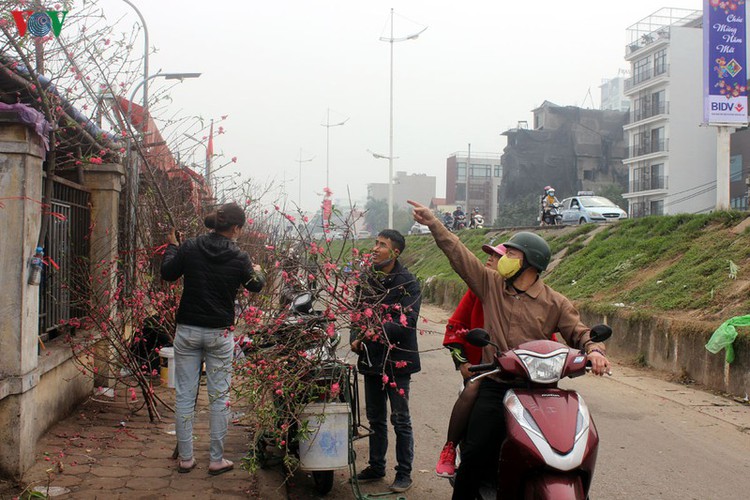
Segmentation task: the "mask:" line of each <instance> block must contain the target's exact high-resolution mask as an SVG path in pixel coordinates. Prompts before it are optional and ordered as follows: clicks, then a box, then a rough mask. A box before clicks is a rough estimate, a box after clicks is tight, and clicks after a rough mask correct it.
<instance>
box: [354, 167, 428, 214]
mask: <svg viewBox="0 0 750 500" xmlns="http://www.w3.org/2000/svg"><path fill="white" fill-rule="evenodd" d="M436 188H437V179H436V177H435V176H434V175H427V174H407V173H406V172H396V175H395V176H394V177H393V204H394V205H395V206H397V207H401V208H408V207H409V205H408V204H407V203H406V200H425V201H429V200H431V199H433V198H434V197H435V190H436ZM367 197H368V198H372V199H373V200H386V201H387V200H388V183H386V182H382V183H381V182H373V183H370V184H368V185H367Z"/></svg>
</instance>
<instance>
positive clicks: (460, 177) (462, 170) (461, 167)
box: [456, 163, 466, 181]
mask: <svg viewBox="0 0 750 500" xmlns="http://www.w3.org/2000/svg"><path fill="white" fill-rule="evenodd" d="M456 180H457V181H465V180H466V163H459V164H458V168H457V169H456Z"/></svg>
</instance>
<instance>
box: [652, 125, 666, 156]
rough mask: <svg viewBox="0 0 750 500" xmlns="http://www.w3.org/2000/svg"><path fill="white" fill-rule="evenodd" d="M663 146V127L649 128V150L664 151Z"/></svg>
mask: <svg viewBox="0 0 750 500" xmlns="http://www.w3.org/2000/svg"><path fill="white" fill-rule="evenodd" d="M664 146H665V143H664V127H659V128H655V129H651V152H655V151H666V149H665V147H664Z"/></svg>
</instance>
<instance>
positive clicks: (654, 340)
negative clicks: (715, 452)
mask: <svg viewBox="0 0 750 500" xmlns="http://www.w3.org/2000/svg"><path fill="white" fill-rule="evenodd" d="M581 317H582V319H583V322H584V323H586V324H587V325H595V324H597V323H607V324H609V325H610V326H611V327H612V329H613V331H614V333H613V334H612V338H611V339H610V340H609V341H607V353H608V354H609V355H610V356H612V357H613V358H615V359H621V360H638V361H639V362H642V363H644V364H645V365H648V366H650V367H652V368H655V369H657V370H661V371H665V372H669V373H673V374H675V375H676V376H679V377H688V378H690V379H692V380H695V381H696V382H698V383H700V384H703V385H705V386H706V387H707V388H709V389H712V390H717V391H722V392H726V393H729V394H733V395H736V396H740V397H745V396H746V395H747V394H748V393H750V338H748V337H742V336H738V339H737V340H736V341H735V343H734V351H735V360H734V362H733V363H732V364H731V365H730V364H726V363H725V362H724V351H721V352H719V353H718V354H712V353H710V352H709V351H708V350H706V347H705V346H706V343H707V342H708V339H709V338H710V337H711V335H712V334H713V332H714V330H715V329H716V328H717V327H718V326H719V324H718V323H707V322H700V321H687V320H677V319H668V318H642V317H639V316H638V315H635V314H632V313H628V312H626V311H623V312H617V313H616V314H613V315H612V314H611V315H609V316H607V315H602V314H597V313H593V312H588V311H585V310H583V311H581Z"/></svg>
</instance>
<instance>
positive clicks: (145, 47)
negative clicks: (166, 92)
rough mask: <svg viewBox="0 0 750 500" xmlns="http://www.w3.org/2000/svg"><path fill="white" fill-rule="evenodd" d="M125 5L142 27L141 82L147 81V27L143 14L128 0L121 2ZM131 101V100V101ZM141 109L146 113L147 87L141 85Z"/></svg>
mask: <svg viewBox="0 0 750 500" xmlns="http://www.w3.org/2000/svg"><path fill="white" fill-rule="evenodd" d="M122 1H123V2H125V3H126V4H128V5H130V6H131V7H133V10H134V11H135V13H136V14H138V17H139V18H140V19H141V24H142V25H143V80H144V81H147V80H148V27H147V26H146V20H145V19H144V18H143V14H141V11H140V10H138V7H136V6H135V5H134V4H133V3H132V2H130V0H122ZM131 101H132V99H131ZM143 109H144V110H147V111H148V85H147V84H144V85H143Z"/></svg>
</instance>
